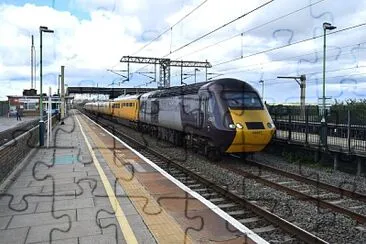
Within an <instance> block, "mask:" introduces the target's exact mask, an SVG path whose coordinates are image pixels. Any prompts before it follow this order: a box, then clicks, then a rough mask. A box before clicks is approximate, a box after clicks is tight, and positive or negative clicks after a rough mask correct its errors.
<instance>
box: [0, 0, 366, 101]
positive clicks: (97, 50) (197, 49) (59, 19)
mask: <svg viewBox="0 0 366 244" xmlns="http://www.w3.org/2000/svg"><path fill="white" fill-rule="evenodd" d="M267 2H269V3H268V4H267V5H265V6H263V7H260V8H258V7H259V6H261V5H263V4H265V3H267ZM201 4H202V5H201ZM199 5H201V6H200V7H199V8H198V9H197V10H195V11H193V12H192V10H193V9H195V8H196V7H197V6H199ZM256 8H258V9H257V10H255V11H253V10H254V9H256ZM191 12H192V13H191ZM189 13H191V14H190V15H189V16H188V17H186V18H184V19H183V20H182V21H180V22H179V23H178V24H176V23H177V22H178V21H179V20H181V19H182V18H183V17H184V16H186V15H187V14H189ZM246 13H248V14H247V15H246V16H244V17H242V18H239V19H238V20H237V21H234V22H232V23H231V24H229V25H227V26H225V27H224V28H221V29H219V30H218V31H215V32H213V33H211V34H209V35H207V36H205V37H204V38H202V39H200V40H198V41H195V42H193V43H192V44H189V43H191V42H192V41H194V40H196V39H198V38H200V37H202V36H203V35H205V34H207V33H210V32H211V31H213V30H215V29H217V28H218V27H221V26H223V25H225V24H226V23H228V22H230V21H232V20H235V19H237V18H238V17H240V16H242V15H244V14H246ZM323 22H330V23H332V24H333V25H334V26H336V27H337V29H335V30H332V31H327V33H329V35H327V39H326V40H327V42H326V43H327V59H326V60H327V62H326V70H327V71H326V96H329V97H331V98H332V100H334V99H337V100H345V99H347V98H354V99H364V98H366V80H365V74H366V34H365V33H366V2H365V1H359V0H349V1H347V2H346V1H344V0H296V1H290V0H274V1H272V2H271V1H268V0H267V1H262V0H252V1H243V0H225V1H222V0H207V1H205V0H169V1H168V0H28V1H26V0H0V85H1V89H0V100H6V99H7V97H6V95H21V94H22V91H23V89H29V88H30V86H31V81H30V73H31V69H30V46H31V35H34V37H35V46H36V52H37V77H36V81H37V82H36V89H37V90H38V91H39V26H41V25H42V26H48V27H49V28H50V29H53V30H55V33H54V34H50V33H44V34H43V91H44V92H45V91H48V87H49V86H51V87H52V89H53V91H56V89H57V75H58V74H59V72H60V66H61V65H65V77H66V78H65V80H66V83H67V84H68V86H97V84H98V86H99V87H102V86H104V87H107V86H109V87H111V86H112V85H111V84H112V83H117V82H120V81H121V79H120V78H119V76H117V75H115V74H113V73H111V72H108V71H107V69H114V70H124V69H126V68H127V65H126V64H122V63H120V62H119V60H120V59H121V57H122V56H125V55H136V56H147V57H167V58H171V59H173V60H175V59H177V60H182V59H183V60H196V61H205V60H207V61H209V62H210V63H211V64H212V65H213V68H211V69H209V70H208V72H209V73H215V74H216V75H219V76H218V77H217V78H224V77H233V78H238V79H242V80H244V81H247V82H249V83H251V84H252V85H253V86H254V87H255V88H256V89H258V91H259V92H260V93H261V84H260V83H259V81H260V80H263V81H264V84H265V94H264V97H265V100H266V101H267V102H269V103H293V102H298V100H299V94H300V89H299V85H298V84H297V83H296V82H295V81H294V80H291V79H289V80H280V79H277V78H276V77H277V76H299V75H301V74H305V75H306V76H307V88H306V98H307V103H317V102H318V97H321V96H322V68H323V36H322V35H323V29H322V23H323ZM359 25H360V26H359ZM172 26H173V27H172ZM171 27H172V28H171ZM348 27H351V28H349V29H346V28H348ZM344 29H345V30H344ZM166 30H168V31H167V32H166V33H165V34H164V35H162V36H160V37H159V38H157V39H156V37H158V36H159V35H160V34H162V33H163V32H164V31H166ZM332 33H333V34H332ZM154 39H156V40H155V41H154V42H152V43H151V44H150V45H148V46H146V47H145V48H143V49H142V47H144V46H145V45H146V44H148V43H150V42H151V41H152V40H154ZM307 39H308V40H307ZM303 40H307V41H303ZM187 44H189V45H187ZM186 45H187V46H186ZM130 69H131V72H132V75H131V79H130V81H128V82H125V83H123V84H120V86H124V87H136V86H141V87H146V84H149V85H147V87H156V83H154V82H152V83H151V81H153V80H152V79H150V78H148V77H145V76H143V75H141V74H138V73H136V72H135V73H133V72H134V71H139V72H151V71H153V70H154V67H153V66H147V67H146V66H144V65H139V64H132V65H131V66H130ZM184 73H186V74H192V75H191V76H186V77H187V79H185V80H184V82H185V83H187V84H190V83H194V76H193V74H194V69H193V68H190V69H188V68H187V69H185V70H184ZM149 75H151V74H149ZM213 76H215V75H212V74H211V75H209V78H211V77H213ZM196 80H197V81H204V80H205V72H204V70H203V69H201V70H200V71H197V77H196ZM179 84H180V68H172V70H171V85H179ZM117 86H119V85H118V84H116V85H115V87H117Z"/></svg>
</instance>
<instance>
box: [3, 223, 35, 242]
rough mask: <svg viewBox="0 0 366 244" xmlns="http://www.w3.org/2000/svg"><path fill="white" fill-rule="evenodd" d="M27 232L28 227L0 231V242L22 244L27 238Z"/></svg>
mask: <svg viewBox="0 0 366 244" xmlns="http://www.w3.org/2000/svg"><path fill="white" fill-rule="evenodd" d="M28 230H29V228H28V227H25V228H16V229H10V230H0V240H1V242H2V243H12V244H18V243H19V244H20V243H21V244H23V243H24V242H25V239H26V237H27V233H28Z"/></svg>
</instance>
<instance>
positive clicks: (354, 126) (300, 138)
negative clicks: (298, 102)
mask: <svg viewBox="0 0 366 244" xmlns="http://www.w3.org/2000/svg"><path fill="white" fill-rule="evenodd" d="M268 110H269V112H270V114H271V117H272V119H273V121H274V123H275V125H276V129H277V131H276V133H275V136H274V137H275V138H277V139H282V140H287V141H290V142H297V143H304V144H305V145H317V146H319V147H328V148H331V149H333V150H337V151H341V152H347V153H352V152H353V153H360V152H361V153H366V111H362V110H352V109H347V108H344V109H337V110H327V111H326V112H325V116H324V117H325V123H323V124H322V123H321V120H322V117H323V116H322V114H321V111H320V110H319V108H318V107H317V106H311V107H310V106H309V107H307V108H306V109H305V113H301V110H300V108H299V107H292V106H269V107H268Z"/></svg>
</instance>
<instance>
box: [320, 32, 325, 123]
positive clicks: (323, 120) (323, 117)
mask: <svg viewBox="0 0 366 244" xmlns="http://www.w3.org/2000/svg"><path fill="white" fill-rule="evenodd" d="M325 49H326V29H325V28H324V41H323V114H322V121H321V122H323V123H325V59H326V56H325V55H326V54H325Z"/></svg>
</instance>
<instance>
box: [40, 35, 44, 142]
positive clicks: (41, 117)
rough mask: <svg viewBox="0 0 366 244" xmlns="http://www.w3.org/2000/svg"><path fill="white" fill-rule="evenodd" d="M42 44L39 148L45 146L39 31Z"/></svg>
mask: <svg viewBox="0 0 366 244" xmlns="http://www.w3.org/2000/svg"><path fill="white" fill-rule="evenodd" d="M39 35H40V44H39V49H40V52H39V58H40V60H39V66H40V67H39V68H40V70H39V83H40V87H39V90H40V91H39V146H43V145H44V121H43V91H42V30H41V29H40V30H39Z"/></svg>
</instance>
